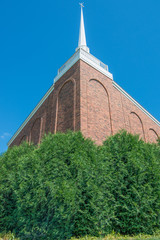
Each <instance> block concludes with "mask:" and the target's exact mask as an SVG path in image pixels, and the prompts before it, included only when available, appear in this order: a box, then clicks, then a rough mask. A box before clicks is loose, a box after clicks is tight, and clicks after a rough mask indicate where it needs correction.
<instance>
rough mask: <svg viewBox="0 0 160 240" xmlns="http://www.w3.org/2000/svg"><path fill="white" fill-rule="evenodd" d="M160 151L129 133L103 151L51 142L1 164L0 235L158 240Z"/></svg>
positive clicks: (51, 138)
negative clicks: (147, 239)
mask: <svg viewBox="0 0 160 240" xmlns="http://www.w3.org/2000/svg"><path fill="white" fill-rule="evenodd" d="M159 163H160V145H159V144H149V143H145V142H143V141H142V140H139V138H138V136H133V135H131V134H128V133H126V132H125V131H123V132H121V133H118V134H116V135H114V136H111V137H109V138H108V139H107V140H106V141H105V142H104V144H103V145H102V146H99V147H98V146H96V145H95V144H94V143H93V142H92V141H91V140H89V139H84V137H83V136H82V134H81V133H79V132H78V133H73V132H68V133H66V134H62V133H58V134H55V135H52V134H48V135H47V136H45V137H44V138H43V140H42V142H41V144H40V145H39V146H38V147H37V146H34V145H28V144H27V143H23V144H22V145H20V146H19V147H16V146H15V147H13V148H11V149H9V150H8V151H7V152H6V153H5V154H3V155H2V156H0V232H3V231H6V232H9V231H11V232H14V233H15V234H16V235H17V236H18V237H20V238H21V239H37V240H38V239H54V240H63V239H69V238H71V237H72V236H84V235H87V234H88V235H92V236H99V234H100V235H106V234H108V233H110V232H112V231H113V230H114V231H115V232H119V233H121V234H138V233H150V234H151V233H153V231H155V230H156V229H159V228H160V164H159Z"/></svg>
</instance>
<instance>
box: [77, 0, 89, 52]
mask: <svg viewBox="0 0 160 240" xmlns="http://www.w3.org/2000/svg"><path fill="white" fill-rule="evenodd" d="M80 6H81V22H80V29H79V42H78V48H77V49H76V51H77V50H78V49H79V48H82V49H84V50H85V51H86V52H88V53H89V48H88V47H87V44H86V34H85V28H84V19H83V7H84V6H83V3H80Z"/></svg>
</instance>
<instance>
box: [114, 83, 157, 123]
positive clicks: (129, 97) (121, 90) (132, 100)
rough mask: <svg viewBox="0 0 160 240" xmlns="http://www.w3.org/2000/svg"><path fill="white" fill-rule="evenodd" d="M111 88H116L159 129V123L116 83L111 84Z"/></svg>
mask: <svg viewBox="0 0 160 240" xmlns="http://www.w3.org/2000/svg"><path fill="white" fill-rule="evenodd" d="M112 83H113V86H114V87H115V88H117V89H118V90H119V91H120V92H121V93H122V94H123V95H124V96H125V97H127V98H128V99H129V100H130V101H131V102H132V103H134V105H136V106H137V107H138V108H139V109H140V110H141V111H142V112H143V113H145V114H146V115H147V116H148V117H149V118H150V119H151V120H152V121H154V122H155V123H156V124H157V125H158V126H159V127H160V122H159V121H158V120H157V119H155V118H154V117H153V116H152V115H151V114H150V113H149V112H148V111H147V110H146V109H145V108H143V107H142V106H141V105H140V104H139V103H138V102H137V101H136V100H134V99H133V98H132V97H131V96H130V95H129V94H128V93H126V91H124V90H123V89H122V88H121V87H120V86H119V85H118V84H117V83H116V82H114V81H113V82H112Z"/></svg>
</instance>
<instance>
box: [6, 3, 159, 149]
mask: <svg viewBox="0 0 160 240" xmlns="http://www.w3.org/2000/svg"><path fill="white" fill-rule="evenodd" d="M82 7H83V6H81V23H80V33H79V44H78V48H77V49H76V52H75V53H74V55H73V56H72V57H71V58H70V59H69V60H68V61H67V62H66V63H65V64H64V65H63V66H62V67H61V68H60V69H59V70H58V74H57V76H56V77H55V79H54V84H53V85H52V86H51V87H50V89H49V90H48V92H47V93H46V94H45V95H44V97H43V98H42V99H41V101H40V102H39V103H38V105H37V106H36V107H35V108H34V109H33V111H32V112H31V114H30V115H29V116H28V117H27V119H26V120H25V121H24V122H23V124H22V125H21V126H20V128H19V129H18V130H17V132H16V133H15V134H14V136H13V137H12V138H11V140H10V141H9V143H8V146H9V147H11V146H13V145H19V144H21V143H22V142H23V141H24V140H26V141H28V142H33V143H35V144H38V143H40V141H41V138H42V136H43V135H44V133H48V132H52V133H56V132H65V131H66V130H67V129H71V130H73V131H79V130H80V131H81V132H82V133H83V135H84V136H85V137H87V138H91V139H92V140H94V141H95V142H96V143H97V144H101V143H102V142H103V141H104V140H105V139H106V137H107V136H110V135H112V134H115V133H117V132H118V131H119V130H121V129H126V130H127V131H128V132H131V133H133V134H139V135H140V137H141V138H142V139H143V140H145V141H149V142H156V140H157V138H158V136H160V123H159V121H157V120H156V119H155V118H154V117H153V116H152V115H151V114H150V113H149V112H147V111H146V110H145V109H144V108H143V107H142V106H141V105H140V104H139V103H138V102H136V101H135V100H134V99H133V98H132V97H131V96H130V95H129V94H127V93H126V92H125V91H124V90H123V89H122V88H121V87H120V86H119V85H118V84H117V83H116V82H114V80H113V76H112V74H111V73H110V72H109V71H108V66H107V65H105V64H104V63H102V62H101V61H100V60H98V59H97V58H96V57H94V56H93V55H91V54H90V53H89V48H88V47H87V45H86V37H85V28H84V20H83V8H82Z"/></svg>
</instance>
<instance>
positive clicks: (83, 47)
mask: <svg viewBox="0 0 160 240" xmlns="http://www.w3.org/2000/svg"><path fill="white" fill-rule="evenodd" d="M80 48H82V49H83V50H84V51H86V52H88V53H89V48H88V47H87V46H85V45H83V46H78V47H77V48H76V52H77V51H78V49H80Z"/></svg>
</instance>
